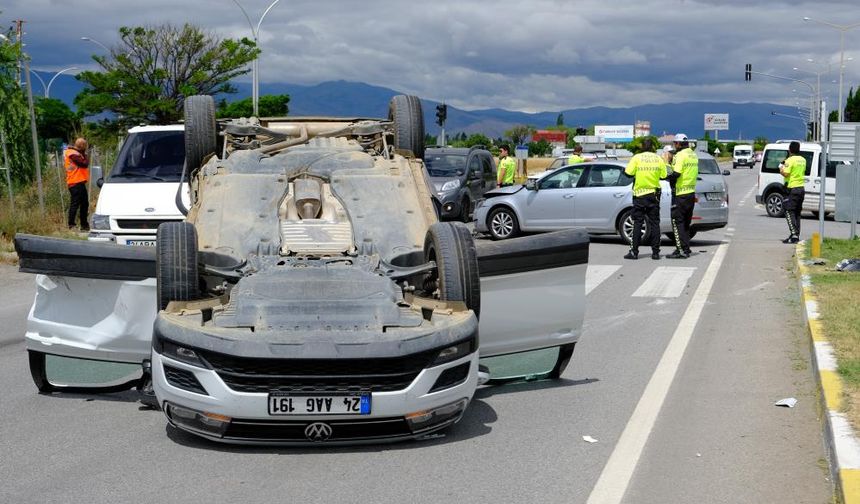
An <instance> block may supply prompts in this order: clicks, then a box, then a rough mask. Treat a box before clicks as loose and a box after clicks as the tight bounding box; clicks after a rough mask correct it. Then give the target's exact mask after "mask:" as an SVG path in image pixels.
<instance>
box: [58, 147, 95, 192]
mask: <svg viewBox="0 0 860 504" xmlns="http://www.w3.org/2000/svg"><path fill="white" fill-rule="evenodd" d="M75 154H78V155H81V156H82V155H83V154H81V153H80V152H78V151H77V150H75V149H72V148H71V147H69V148H68V149H66V150H65V151H64V152H63V167H64V168H65V169H66V185H68V186H69V187H72V186H73V185H75V184H79V183H81V182H86V181H88V180H89V179H90V170H89V168H88V167H86V166H80V165H78V164H77V163H75V161H74V160H73V159H72V156H73V155H75Z"/></svg>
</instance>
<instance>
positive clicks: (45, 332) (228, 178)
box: [16, 96, 588, 444]
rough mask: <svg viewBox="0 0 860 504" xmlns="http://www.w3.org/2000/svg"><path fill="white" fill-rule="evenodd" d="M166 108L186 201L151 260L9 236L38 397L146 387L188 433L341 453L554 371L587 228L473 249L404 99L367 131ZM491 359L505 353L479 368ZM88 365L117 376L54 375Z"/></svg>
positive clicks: (119, 250)
mask: <svg viewBox="0 0 860 504" xmlns="http://www.w3.org/2000/svg"><path fill="white" fill-rule="evenodd" d="M185 114H186V122H185V124H186V130H185V131H186V149H187V152H186V153H187V159H186V167H187V169H188V174H187V175H188V178H189V181H190V184H191V193H192V205H191V208H190V209H187V210H188V213H187V220H186V221H185V222H167V223H164V224H162V225H161V226H160V227H159V230H158V241H157V246H156V250H155V251H152V250H145V249H139V248H134V247H122V246H117V245H108V244H99V243H87V242H70V241H66V240H57V239H48V238H41V237H33V236H26V235H24V236H18V237H17V238H16V247H17V249H18V252H19V256H20V259H21V269H22V271H29V272H33V273H38V274H39V275H38V276H37V286H38V291H37V295H36V300H35V303H34V305H33V309H32V310H31V312H30V316H29V320H28V330H27V335H26V340H27V345H28V350H29V352H30V364H31V371H32V374H33V378H34V381H35V383H36V385H37V386H38V388H39V390H40V391H41V392H44V393H52V392H56V391H62V390H64V389H65V390H69V389H73V390H81V389H85V390H118V389H121V388H123V387H129V386H134V385H139V386H142V388H146V386H145V383H146V382H147V380H148V377H149V376H151V382H152V388H153V389H154V394H155V397H156V398H157V402H158V405H159V406H160V407H161V408H162V410H163V411H164V413H165V414H166V416H167V419H168V421H169V422H170V423H171V424H172V425H174V426H175V427H178V428H180V429H183V430H186V431H189V432H193V433H195V434H198V435H201V436H204V437H207V438H211V439H214V440H219V441H225V442H235V443H266V444H274V443H278V444H305V443H321V442H323V443H361V442H381V441H394V440H402V439H410V438H417V437H421V436H425V435H427V434H429V433H432V432H434V431H438V430H440V429H444V428H446V427H448V426H450V425H452V424H453V423H455V422H457V421H458V420H459V419H460V417H461V416H462V414H463V412H464V410H465V408H466V406H467V405H468V403H469V401H470V400H471V398H472V396H473V394H474V392H475V389H476V387H477V386H478V384H479V377H480V378H483V379H484V380H487V379H489V380H490V381H492V380H505V379H511V378H516V377H523V376H533V377H541V376H544V377H549V378H557V377H559V376H560V374H561V373H562V371H563V370H564V368H565V366H566V365H567V363H568V361H569V360H570V357H571V355H572V353H573V348H574V345H575V343H576V342H577V340H578V338H579V335H580V330H581V326H582V318H583V311H584V306H585V292H584V280H585V268H586V263H587V260H588V237H587V235H586V234H585V233H584V232H582V231H578V230H569V231H562V232H558V233H550V234H545V235H540V236H534V237H525V238H520V239H515V240H510V241H506V242H498V243H490V242H487V243H482V244H479V246H477V247H476V244H475V242H474V241H473V239H472V236H471V233H470V232H469V231H468V230H467V228H465V227H464V226H463V225H462V224H459V223H441V222H438V219H437V210H436V209H435V208H434V202H433V196H432V191H431V189H430V186H429V184H428V180H427V176H426V173H425V170H424V167H423V164H422V163H421V161H420V160H419V159H416V158H415V157H413V155H414V154H417V155H419V156H420V153H421V151H422V150H423V139H424V131H423V114H422V110H421V105H420V102H419V100H418V99H417V98H416V97H408V96H396V97H394V98H393V99H392V101H391V104H390V108H389V117H388V119H387V120H381V119H374V120H368V119H360V118H349V119H333V118H289V119H284V120H267V121H263V122H261V121H259V120H257V119H254V118H252V119H245V120H240V121H231V122H228V123H225V124H222V125H220V127H219V126H218V125H216V122H215V117H214V107H213V103H212V101H211V98H209V97H190V98H188V99H187V100H186V103H185ZM219 130H220V134H221V145H220V146H219V145H218V144H219V137H218V136H217V135H218V133H219ZM479 335H480V337H479ZM533 351H538V352H533ZM506 354H521V355H520V356H515V357H506V358H503V359H496V360H493V357H497V356H502V355H506ZM72 359H81V360H79V361H78V360H72ZM479 359H483V360H482V361H481V362H482V364H484V366H479ZM106 361H111V362H124V363H129V364H132V365H133V366H134V370H135V371H136V372H137V374H136V375H134V376H132V377H131V378H129V379H120V378H123V376H122V375H123V373H122V372H121V371H120V370H119V368H111V370H110V372H108V373H102V374H99V373H95V376H97V377H98V379H92V378H91V376H93V374H92V373H84V372H80V373H77V374H76V372H75V370H76V369H85V368H86V367H87V366H88V365H90V366H91V365H93V364H94V363H95V364H102V365H104V364H103V363H104V362H106ZM137 370H141V371H137ZM126 371H128V370H126ZM110 373H114V375H111V374H110ZM85 374H88V375H89V376H90V378H86V376H85Z"/></svg>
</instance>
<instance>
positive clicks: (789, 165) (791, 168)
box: [784, 154, 806, 189]
mask: <svg viewBox="0 0 860 504" xmlns="http://www.w3.org/2000/svg"><path fill="white" fill-rule="evenodd" d="M784 163H785V171H787V172H788V176H787V177H785V186H786V187H788V188H789V189H794V188H795V187H803V186H804V181H803V177H804V175H806V159H804V157H803V156H798V155H797V154H795V155H792V156H789V157H788V158H786V160H785V161H784Z"/></svg>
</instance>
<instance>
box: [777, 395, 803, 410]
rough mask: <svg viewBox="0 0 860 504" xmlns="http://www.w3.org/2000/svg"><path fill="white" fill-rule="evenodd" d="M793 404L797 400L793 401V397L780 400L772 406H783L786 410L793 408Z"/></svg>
mask: <svg viewBox="0 0 860 504" xmlns="http://www.w3.org/2000/svg"><path fill="white" fill-rule="evenodd" d="M795 404H797V399H795V398H793V397H786V398H785V399H780V400H779V401H777V402H775V403H774V404H773V405H774V406H784V407H786V408H793V407H794V405H795Z"/></svg>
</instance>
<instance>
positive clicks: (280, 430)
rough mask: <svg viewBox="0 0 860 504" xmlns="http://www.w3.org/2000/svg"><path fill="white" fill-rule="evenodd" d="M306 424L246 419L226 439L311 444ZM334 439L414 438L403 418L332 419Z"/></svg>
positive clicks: (235, 421) (233, 423)
mask: <svg viewBox="0 0 860 504" xmlns="http://www.w3.org/2000/svg"><path fill="white" fill-rule="evenodd" d="M311 423H312V422H309V421H307V420H304V421H286V422H285V421H279V420H243V419H237V418H234V419H233V420H232V421H231V422H230V426H229V427H228V428H227V431H226V432H225V433H224V438H225V439H231V438H232V439H242V440H246V441H253V440H259V441H273V442H277V441H281V442H302V443H306V442H308V438H307V436H306V435H305V429H306V428H307V426H308V425H309V424H311ZM325 423H326V424H328V425H329V426H330V427H331V437H330V438H328V439H327V440H326V441H327V442H337V441H360V440H364V439H366V440H373V439H384V438H398V437H406V436H411V435H412V431H411V430H410V429H409V424H408V423H407V422H406V420H404V419H403V418H402V417H401V418H374V419H372V420H371V419H367V420H331V421H326V422H325Z"/></svg>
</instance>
